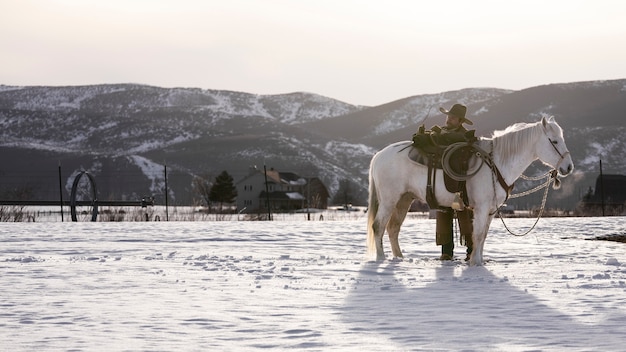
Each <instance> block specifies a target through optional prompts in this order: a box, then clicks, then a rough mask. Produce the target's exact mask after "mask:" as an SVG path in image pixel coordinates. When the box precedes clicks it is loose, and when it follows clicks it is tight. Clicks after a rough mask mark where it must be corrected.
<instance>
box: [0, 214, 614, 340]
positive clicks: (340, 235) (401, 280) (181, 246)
mask: <svg viewBox="0 0 626 352" xmlns="http://www.w3.org/2000/svg"><path fill="white" fill-rule="evenodd" d="M300 215H302V214H300ZM506 221H507V225H508V226H509V227H511V228H512V230H514V231H516V232H522V231H523V230H526V229H527V228H529V227H530V226H531V225H532V223H533V222H534V219H510V220H509V219H507V220H506ZM365 227H366V225H365V217H364V215H363V214H362V213H361V215H359V216H358V217H356V218H354V219H352V220H337V221H310V222H307V221H273V222H247V221H215V222H209V221H199V222H143V223H141V222H97V223H90V222H78V223H67V222H65V223H61V222H37V223H1V224H0V280H1V282H2V290H1V291H0V302H2V303H1V305H2V310H0V341H2V349H3V350H9V351H31V350H160V351H173V350H220V351H223V350H232V351H236V350H259V349H260V350H263V349H265V350H284V349H296V350H341V351H344V350H348V351H350V350H353V351H363V350H368V351H375V350H441V351H444V350H466V351H527V350H533V351H561V350H568V351H582V350H584V351H618V350H623V346H624V344H625V343H626V336H625V335H624V333H623V332H624V325H625V324H626V265H625V263H626V254H625V253H626V252H625V249H626V247H625V246H626V244H623V243H617V242H611V241H591V240H589V239H592V238H595V237H597V236H605V235H611V234H624V233H625V232H626V225H624V218H623V217H607V218H544V219H541V220H540V221H539V224H538V226H537V228H536V229H535V230H534V231H533V232H532V233H531V235H528V236H525V237H514V236H511V235H508V234H507V233H506V231H505V229H504V227H503V226H502V223H501V222H500V220H494V222H493V224H492V226H491V230H490V234H489V237H488V238H487V243H486V245H485V257H486V259H487V262H486V264H485V266H483V267H469V266H468V265H467V264H466V263H465V262H464V261H462V260H456V261H453V262H440V261H439V260H438V259H437V258H438V256H439V253H440V252H439V250H440V249H439V247H437V246H436V245H435V243H434V242H435V241H434V229H435V222H434V220H430V219H415V218H411V219H408V220H407V221H406V222H405V224H404V226H403V229H402V231H401V234H400V244H401V245H402V247H403V250H404V253H405V258H404V259H391V258H388V259H387V260H385V261H383V262H373V261H367V260H366V259H365ZM384 245H385V250H386V251H387V252H390V250H389V243H388V241H387V239H385V243H384ZM463 251H464V248H463V247H461V246H458V245H457V249H456V256H457V257H459V258H461V257H462V252H463Z"/></svg>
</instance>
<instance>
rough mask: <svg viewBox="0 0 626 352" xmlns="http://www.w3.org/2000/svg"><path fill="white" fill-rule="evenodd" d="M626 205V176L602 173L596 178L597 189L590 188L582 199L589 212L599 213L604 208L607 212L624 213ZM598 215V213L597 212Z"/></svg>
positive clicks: (585, 209) (585, 208) (584, 207)
mask: <svg viewBox="0 0 626 352" xmlns="http://www.w3.org/2000/svg"><path fill="white" fill-rule="evenodd" d="M625 205H626V176H625V175H601V176H598V178H597V179H596V187H595V190H593V191H592V190H591V188H590V189H589V192H588V193H587V194H586V195H585V197H584V198H583V201H582V207H583V210H584V211H586V212H587V213H590V212H591V213H593V211H594V210H595V213H598V211H599V210H602V208H604V209H603V213H604V212H605V213H607V214H615V215H619V214H623V213H624V207H625ZM596 215H597V214H596Z"/></svg>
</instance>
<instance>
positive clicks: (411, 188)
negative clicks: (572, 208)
mask: <svg viewBox="0 0 626 352" xmlns="http://www.w3.org/2000/svg"><path fill="white" fill-rule="evenodd" d="M477 145H478V146H479V147H480V148H482V149H483V150H485V151H487V152H491V157H490V158H489V159H488V160H489V161H491V162H492V164H493V167H487V165H483V167H482V168H480V169H479V170H478V172H477V173H476V174H475V175H474V176H472V177H471V178H469V179H468V180H467V181H466V187H467V195H468V198H469V206H470V207H471V208H473V209H474V232H473V235H472V239H473V251H472V254H471V256H470V265H482V263H483V246H484V245H485V239H486V237H487V231H488V230H489V225H490V224H491V220H492V219H493V217H494V215H495V213H496V211H497V209H498V207H499V206H500V205H502V203H504V201H505V200H506V198H507V196H508V194H507V192H508V191H510V189H509V190H505V188H508V187H507V186H511V185H513V183H514V182H515V180H517V178H518V177H520V176H521V174H522V173H523V172H524V170H526V168H527V167H528V166H529V165H530V164H531V163H532V162H533V161H535V160H537V159H539V160H541V161H542V162H543V163H544V164H547V165H549V166H550V167H552V168H553V169H554V170H557V171H558V173H559V174H560V175H562V176H566V175H568V174H570V173H571V172H572V170H573V169H574V164H573V162H572V158H571V155H570V153H569V151H568V150H567V146H566V145H565V141H564V139H563V129H562V128H561V126H559V125H558V124H557V123H556V121H555V120H554V118H553V117H550V118H548V119H546V118H545V117H544V118H542V119H541V121H538V122H535V123H518V124H515V125H512V126H509V127H508V128H506V129H505V130H504V131H496V132H494V134H493V136H492V138H481V139H480V140H479V141H478V142H477ZM411 149H413V148H412V147H411V142H410V141H404V142H398V143H394V144H391V145H389V146H387V147H385V148H384V149H382V150H381V151H379V152H378V153H376V155H374V157H373V158H372V161H371V164H370V170H369V183H370V184H369V209H368V219H367V247H368V254H369V255H370V256H372V257H373V256H374V253H375V254H376V259H377V260H384V259H385V254H384V251H383V235H384V233H385V229H386V230H387V233H388V234H389V241H390V242H391V249H392V251H393V255H394V257H402V251H401V250H400V245H399V244H398V233H399V232H400V227H401V225H402V222H403V221H404V218H405V216H406V213H407V211H408V209H409V207H410V205H411V202H413V200H414V199H416V198H417V199H421V200H424V199H426V184H427V176H428V175H427V173H428V168H427V167H426V166H424V165H422V164H419V163H417V162H415V161H413V160H411V159H410V158H409V153H410V152H411ZM480 162H482V161H480V160H479V159H478V158H477V157H476V156H474V157H473V158H472V160H470V170H472V166H474V167H476V166H477V164H478V163H480ZM474 169H475V168H474ZM497 170H499V171H497ZM498 173H500V174H501V176H502V177H501V178H500V180H499V178H498V176H497V174H498ZM433 181H434V184H435V190H434V193H435V197H436V199H437V201H438V203H439V205H440V206H445V207H449V206H451V204H452V201H453V200H454V196H455V195H454V193H450V192H448V191H447V190H446V187H445V185H444V180H443V174H442V172H441V170H437V174H436V176H435V178H434V179H433ZM433 235H434V234H433Z"/></svg>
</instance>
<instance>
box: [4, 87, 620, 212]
mask: <svg viewBox="0 0 626 352" xmlns="http://www.w3.org/2000/svg"><path fill="white" fill-rule="evenodd" d="M456 102H461V103H464V104H466V105H467V106H468V117H470V119H472V120H473V121H474V123H475V125H474V126H473V127H475V128H476V129H477V134H478V135H484V136H489V135H490V134H491V133H492V131H493V130H495V129H503V128H505V127H506V126H508V125H511V124H513V123H516V122H522V121H525V122H532V121H537V120H538V119H539V118H540V117H541V116H543V115H553V116H555V117H556V119H557V121H558V122H559V123H560V125H561V126H562V127H563V128H564V131H565V138H566V141H567V142H568V147H569V149H570V151H571V153H572V156H573V159H574V162H575V165H576V166H577V173H576V174H575V175H573V176H570V177H568V178H567V179H565V180H563V186H564V187H563V190H561V191H558V192H554V193H552V196H550V202H551V203H550V205H551V206H558V207H562V208H565V209H571V208H573V206H572V204H574V205H575V203H576V202H577V201H578V199H580V198H581V197H582V194H583V193H584V192H586V191H587V189H588V187H590V186H593V185H594V184H595V177H596V176H597V175H598V165H597V164H598V160H599V159H600V158H602V160H603V166H604V167H605V170H604V171H605V173H621V174H624V173H626V158H625V155H624V153H625V152H624V150H626V148H625V145H624V144H625V143H626V142H625V141H626V138H625V137H626V130H625V127H624V126H625V125H624V123H623V117H622V115H623V112H624V111H626V80H612V81H592V82H576V83H567V84H550V85H544V86H538V87H532V88H528V89H524V90H520V91H511V90H504V89H496V88H468V89H463V90H459V91H451V92H444V93H440V94H427V95H418V96H413V97H408V98H403V99H399V100H396V101H393V102H390V103H387V104H383V105H379V106H374V107H365V106H355V105H351V104H348V103H345V102H341V101H338V100H335V99H331V98H328V97H323V96H320V95H316V94H311V93H292V94H282V95H255V94H249V93H243V92H233V91H220V90H202V89H197V88H171V89H169V88H159V87H152V86H145V85H136V84H118V85H95V86H71V87H36V86H29V87H14V86H0V135H1V139H0V165H1V166H0V198H5V199H6V198H19V197H21V198H32V199H47V200H54V199H58V195H59V176H58V169H59V164H60V166H61V167H60V168H61V175H62V181H61V183H62V188H63V189H64V192H65V193H66V194H64V197H66V199H67V197H68V195H69V190H70V189H71V185H72V182H73V179H74V177H75V175H76V174H78V173H79V172H80V171H81V170H88V171H90V172H91V173H92V174H93V175H94V176H95V178H96V180H97V183H98V194H99V197H100V199H112V200H113V199H114V200H121V199H129V200H132V199H138V198H141V197H142V196H143V195H155V196H156V198H157V202H159V201H162V198H163V196H164V185H165V177H164V166H165V165H167V171H168V175H167V181H168V190H169V192H170V193H169V195H170V196H171V198H170V200H171V201H173V202H174V204H191V203H192V202H193V200H194V199H196V198H198V197H197V196H196V195H195V194H194V192H193V189H192V186H191V184H192V182H191V180H192V178H193V177H194V176H197V175H209V176H210V177H211V178H214V177H215V176H217V175H218V174H219V173H220V172H221V171H223V170H226V171H228V172H229V173H230V174H231V175H232V176H233V177H234V179H235V181H237V180H239V179H241V178H243V177H244V176H246V175H247V174H248V172H249V170H250V167H251V166H257V167H261V166H262V165H266V166H267V167H268V168H270V167H273V168H276V169H278V170H281V171H291V172H295V173H297V174H300V175H302V176H318V177H320V178H321V179H322V180H323V181H324V182H325V183H326V185H327V187H328V188H329V190H330V192H331V194H334V193H335V192H336V191H337V190H338V188H339V184H340V182H341V181H342V180H350V182H351V187H350V188H351V189H350V192H351V194H352V198H353V202H354V203H356V204H364V203H365V201H366V195H367V172H368V167H369V161H370V159H371V157H372V155H373V154H374V153H375V152H376V151H377V150H379V149H380V148H382V147H384V146H385V145H387V144H390V143H392V142H395V141H398V140H406V139H410V138H411V135H412V134H413V133H414V132H415V131H416V130H417V128H418V127H419V126H420V125H421V124H425V125H426V127H431V126H432V125H435V124H439V125H441V124H443V123H444V119H443V116H442V114H441V113H440V112H439V107H440V106H444V107H448V108H449V107H450V106H451V105H452V104H454V103H456ZM543 171H545V168H542V167H541V166H539V165H538V166H536V167H535V166H533V170H529V172H530V173H533V172H535V173H536V172H543ZM525 186H527V185H525V184H524V183H519V185H518V189H520V190H522V189H524V187H525ZM540 200H541V195H540V194H539V195H534V196H530V197H524V199H523V200H521V201H518V203H517V205H518V206H523V207H532V206H533V205H538V204H539V201H540ZM524 202H525V203H524Z"/></svg>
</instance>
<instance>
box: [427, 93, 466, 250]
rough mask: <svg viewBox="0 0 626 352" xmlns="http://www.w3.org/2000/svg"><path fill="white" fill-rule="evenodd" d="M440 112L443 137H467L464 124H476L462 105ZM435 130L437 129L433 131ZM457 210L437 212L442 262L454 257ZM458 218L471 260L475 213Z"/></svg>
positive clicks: (462, 213)
mask: <svg viewBox="0 0 626 352" xmlns="http://www.w3.org/2000/svg"><path fill="white" fill-rule="evenodd" d="M439 111H441V112H442V113H444V114H445V115H446V125H445V126H444V127H442V128H441V131H440V132H439V133H440V134H441V137H443V138H444V139H445V138H446V137H452V138H449V139H454V137H455V135H456V134H461V135H466V134H467V132H468V131H467V129H465V127H464V126H463V124H464V123H465V124H468V125H473V124H474V123H473V122H472V121H470V120H469V119H467V118H466V117H465V113H466V112H467V107H466V106H465V105H462V104H454V105H453V106H452V108H451V109H450V110H446V109H444V108H439ZM433 130H435V129H433ZM452 134H454V135H452ZM454 214H455V210H454V209H452V208H448V207H442V208H440V209H438V210H437V228H436V236H437V245H438V246H439V245H440V246H441V257H440V259H441V260H452V259H453V255H454V240H453V233H452V226H453V219H454ZM456 216H457V219H458V223H459V230H460V232H461V237H462V238H464V239H465V244H466V246H467V256H466V258H465V260H469V257H470V254H471V253H472V232H473V217H474V214H473V211H472V210H471V209H469V208H466V207H461V209H459V210H456Z"/></svg>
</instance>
